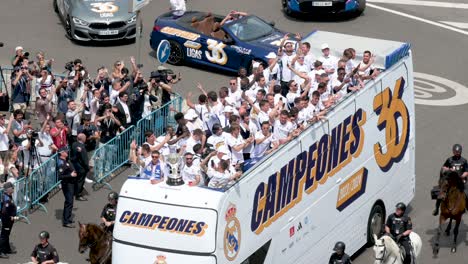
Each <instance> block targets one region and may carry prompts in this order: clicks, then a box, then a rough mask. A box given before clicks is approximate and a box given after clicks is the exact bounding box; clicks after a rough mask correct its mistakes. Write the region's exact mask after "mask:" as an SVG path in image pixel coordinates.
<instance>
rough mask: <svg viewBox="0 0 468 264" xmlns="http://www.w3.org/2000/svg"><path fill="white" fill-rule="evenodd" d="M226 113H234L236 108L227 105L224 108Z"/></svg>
mask: <svg viewBox="0 0 468 264" xmlns="http://www.w3.org/2000/svg"><path fill="white" fill-rule="evenodd" d="M224 113H234V108H232V106H230V105H226V106H225V107H224Z"/></svg>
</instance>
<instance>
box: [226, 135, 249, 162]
mask: <svg viewBox="0 0 468 264" xmlns="http://www.w3.org/2000/svg"><path fill="white" fill-rule="evenodd" d="M244 142H245V140H244V139H243V138H242V136H241V135H240V134H239V136H238V137H237V138H235V137H233V136H232V135H231V134H229V136H227V137H226V143H227V145H228V146H229V147H230V148H231V153H232V158H231V164H236V163H238V162H239V163H242V162H244V155H243V150H242V149H241V150H240V151H235V150H234V148H233V147H234V146H237V145H240V144H244Z"/></svg>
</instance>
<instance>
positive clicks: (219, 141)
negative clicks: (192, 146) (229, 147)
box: [206, 124, 227, 150]
mask: <svg viewBox="0 0 468 264" xmlns="http://www.w3.org/2000/svg"><path fill="white" fill-rule="evenodd" d="M212 130H213V134H212V135H211V136H209V137H208V139H207V141H206V142H207V143H208V144H210V145H211V146H213V148H214V149H216V150H218V149H219V148H220V147H222V146H226V137H225V135H227V133H225V132H224V131H223V127H222V126H221V125H220V124H214V125H213V129H212Z"/></svg>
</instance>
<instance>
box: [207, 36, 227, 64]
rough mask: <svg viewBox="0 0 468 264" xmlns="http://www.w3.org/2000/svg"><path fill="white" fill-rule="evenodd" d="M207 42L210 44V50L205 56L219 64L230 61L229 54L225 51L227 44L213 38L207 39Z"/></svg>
mask: <svg viewBox="0 0 468 264" xmlns="http://www.w3.org/2000/svg"><path fill="white" fill-rule="evenodd" d="M206 43H207V44H208V50H207V51H205V56H206V58H207V59H208V61H210V62H212V63H216V64H219V65H224V64H226V63H227V61H228V56H227V54H226V52H225V51H224V47H226V44H224V43H222V42H218V41H216V40H213V39H209V40H207V41H206Z"/></svg>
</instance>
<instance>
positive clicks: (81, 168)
mask: <svg viewBox="0 0 468 264" xmlns="http://www.w3.org/2000/svg"><path fill="white" fill-rule="evenodd" d="M70 159H71V162H72V163H73V167H74V168H75V171H76V173H77V174H78V176H77V177H76V178H77V179H76V181H77V184H76V185H75V188H76V189H75V197H76V198H80V197H81V196H82V192H83V186H84V183H85V179H86V175H87V174H88V172H89V159H88V152H87V151H86V146H85V145H84V144H83V143H81V142H78V141H76V142H74V143H73V145H72V149H71V157H70Z"/></svg>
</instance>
